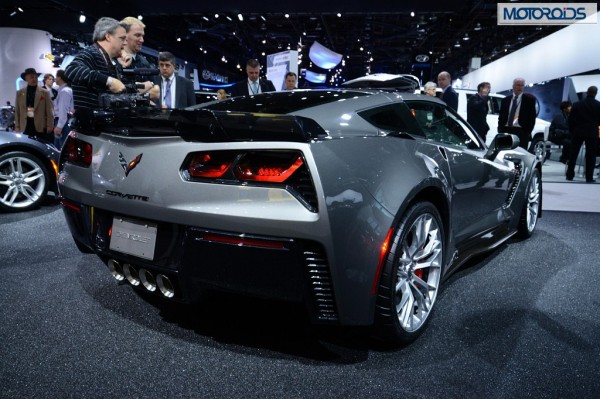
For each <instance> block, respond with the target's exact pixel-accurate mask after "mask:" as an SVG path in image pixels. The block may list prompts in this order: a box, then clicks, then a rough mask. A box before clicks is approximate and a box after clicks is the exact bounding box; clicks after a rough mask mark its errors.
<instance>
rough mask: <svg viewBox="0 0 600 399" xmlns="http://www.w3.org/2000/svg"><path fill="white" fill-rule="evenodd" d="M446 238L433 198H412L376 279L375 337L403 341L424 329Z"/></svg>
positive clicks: (402, 342)
mask: <svg viewBox="0 0 600 399" xmlns="http://www.w3.org/2000/svg"><path fill="white" fill-rule="evenodd" d="M444 239H445V235H444V226H443V224H442V219H441V217H440V214H439V212H438V210H437V209H436V207H435V206H434V205H433V204H432V203H430V202H426V201H424V202H419V203H416V204H414V205H412V206H411V207H410V208H409V209H408V211H407V212H406V213H405V214H404V216H403V217H402V219H401V220H400V224H399V226H398V228H397V229H396V231H395V232H394V234H393V236H392V239H391V240H390V243H389V246H390V251H389V253H388V255H387V259H386V260H385V263H384V266H383V271H382V274H381V278H380V281H379V289H378V295H377V303H376V309H375V326H374V327H375V329H374V333H375V337H376V338H378V339H382V340H384V341H385V342H387V343H389V344H392V345H405V344H408V343H410V342H412V341H414V340H415V339H416V338H417V337H418V336H419V335H421V333H422V332H423V331H424V329H425V327H426V326H427V323H428V322H429V320H430V318H431V317H430V315H431V312H432V310H433V305H434V304H435V300H436V298H437V293H438V290H439V287H440V281H441V276H442V270H443V262H444Z"/></svg>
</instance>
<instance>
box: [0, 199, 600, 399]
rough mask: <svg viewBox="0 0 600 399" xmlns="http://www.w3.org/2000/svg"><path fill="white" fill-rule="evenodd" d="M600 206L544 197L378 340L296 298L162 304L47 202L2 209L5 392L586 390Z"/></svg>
mask: <svg viewBox="0 0 600 399" xmlns="http://www.w3.org/2000/svg"><path fill="white" fill-rule="evenodd" d="M599 226H600V214H597V213H577V212H553V211H550V212H545V213H544V216H543V218H542V219H540V221H539V224H538V228H537V230H536V232H535V234H534V236H533V237H532V238H531V239H529V240H525V241H518V240H511V241H509V242H508V243H506V244H505V245H503V246H501V247H500V248H499V249H497V250H496V251H494V252H492V253H489V254H487V255H486V256H483V257H480V258H478V259H475V260H474V261H473V262H470V263H469V264H468V265H466V266H465V267H464V268H462V269H461V270H460V271H459V272H458V273H456V274H454V275H453V276H452V277H451V278H450V279H449V280H447V281H446V283H445V285H444V287H443V289H442V291H441V292H440V295H439V297H438V301H437V303H436V309H435V312H434V314H433V318H432V320H431V323H430V325H429V328H428V329H427V331H426V332H425V333H424V334H423V335H422V336H421V337H420V339H419V340H417V341H416V342H415V343H413V344H412V345H410V346H408V347H405V348H400V349H387V348H384V347H381V346H380V345H379V344H378V343H377V342H374V341H372V340H371V339H369V337H368V335H367V332H366V331H364V330H362V329H339V328H330V329H323V328H315V327H313V326H311V325H310V324H309V323H308V322H307V321H306V316H305V314H304V312H303V310H302V309H301V308H299V307H296V306H295V305H289V304H282V303H274V302H269V301H260V300H256V299H248V298H241V297H236V296H232V295H214V296H211V297H209V298H207V299H206V301H205V302H203V303H202V304H201V305H198V306H193V307H192V306H182V305H172V304H171V305H165V304H164V303H163V302H156V301H155V300H153V299H151V298H148V297H145V296H143V295H140V294H138V293H136V292H135V291H134V290H132V288H131V287H130V286H128V285H126V284H118V283H117V282H116V281H115V280H114V279H113V278H112V276H111V275H110V274H109V272H108V270H107V268H106V267H105V266H104V264H102V263H101V262H100V260H98V259H97V258H96V257H95V256H94V255H82V254H80V253H79V252H78V250H77V249H76V247H75V245H74V244H73V243H72V241H71V238H70V235H69V233H68V230H67V227H66V224H65V221H64V217H63V215H62V210H61V209H60V207H59V206H58V205H56V204H52V203H51V204H48V205H46V206H44V207H43V208H41V209H39V210H36V211H33V212H28V213H22V214H2V213H0V309H1V310H0V342H1V345H0V397H1V398H34V397H35V398H67V397H70V398H84V397H85V398H90V397H103V398H141V397H144V398H166V397H197V398H231V397H237V398H283V397H285V398H328V397H331V398H340V397H348V398H365V397H378V398H400V397H402V398H523V397H531V398H559V397H560V398H591V397H597V395H598V393H599V392H600V378H599V377H598V370H599V369H600V311H599V309H600V290H599V289H598V287H599V286H600V256H599V253H600V251H599V250H598V245H599V243H600V228H599Z"/></svg>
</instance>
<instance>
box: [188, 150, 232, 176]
mask: <svg viewBox="0 0 600 399" xmlns="http://www.w3.org/2000/svg"><path fill="white" fill-rule="evenodd" d="M234 158H235V154H234V153H231V152H229V151H216V152H214V153H211V152H198V153H194V154H192V156H191V157H190V161H189V163H188V166H187V168H186V169H187V171H188V173H189V175H190V177H196V178H205V179H218V178H220V177H222V176H223V175H224V174H225V172H227V171H228V170H229V168H230V166H231V164H232V163H233V160H234Z"/></svg>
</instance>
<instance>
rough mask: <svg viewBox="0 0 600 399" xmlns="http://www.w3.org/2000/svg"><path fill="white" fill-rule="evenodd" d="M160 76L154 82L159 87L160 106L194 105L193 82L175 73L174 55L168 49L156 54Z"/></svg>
mask: <svg viewBox="0 0 600 399" xmlns="http://www.w3.org/2000/svg"><path fill="white" fill-rule="evenodd" d="M158 69H159V70H160V76H158V77H156V79H155V80H154V83H155V84H156V85H158V87H160V97H159V99H158V100H157V101H158V104H157V105H159V106H160V107H161V108H180V109H181V108H186V107H190V106H192V105H196V95H195V94H194V84H193V83H192V81H191V80H189V79H186V78H184V77H181V76H177V75H176V74H175V56H174V55H173V54H171V53H170V52H168V51H163V52H161V53H159V54H158Z"/></svg>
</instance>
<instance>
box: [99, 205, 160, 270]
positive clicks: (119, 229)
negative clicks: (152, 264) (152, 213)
mask: <svg viewBox="0 0 600 399" xmlns="http://www.w3.org/2000/svg"><path fill="white" fill-rule="evenodd" d="M156 233H157V225H156V224H155V223H148V222H144V221H141V220H134V219H127V218H122V217H116V216H115V217H114V218H113V224H112V234H111V237H110V247H109V248H110V249H111V250H113V251H118V252H122V253H124V254H128V255H134V256H138V257H140V258H144V259H149V260H154V248H155V247H156Z"/></svg>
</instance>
